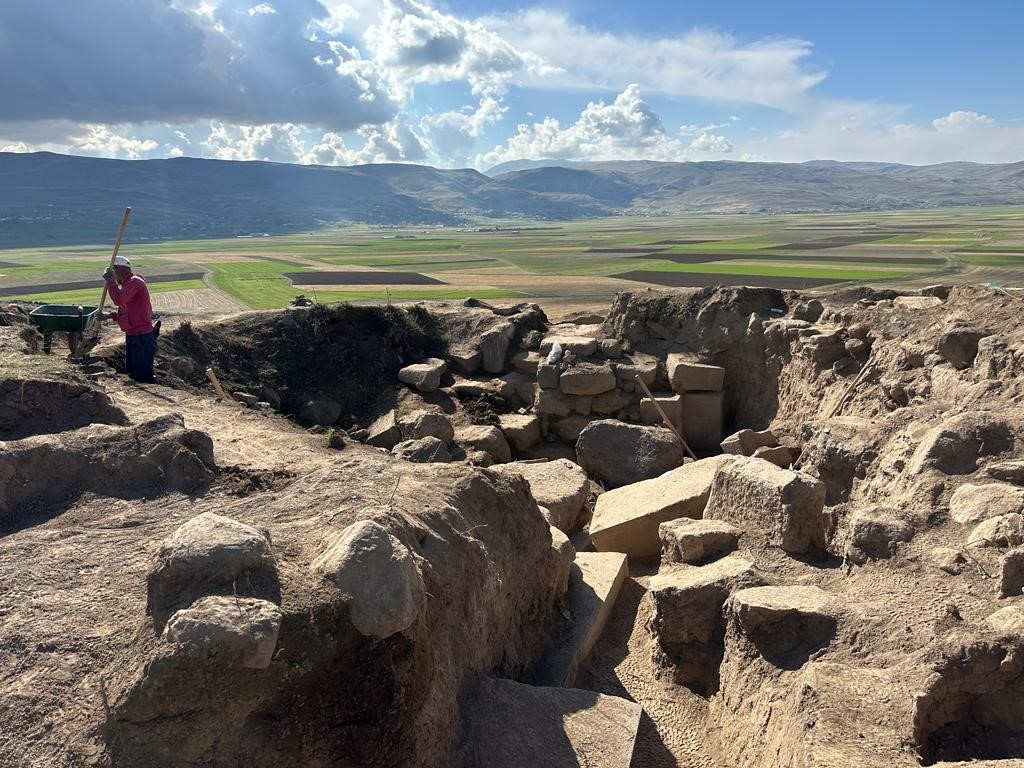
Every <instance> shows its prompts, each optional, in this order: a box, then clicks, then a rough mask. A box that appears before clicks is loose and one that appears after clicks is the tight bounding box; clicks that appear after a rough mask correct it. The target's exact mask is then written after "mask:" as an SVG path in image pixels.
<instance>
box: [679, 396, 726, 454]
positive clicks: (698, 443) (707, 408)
mask: <svg viewBox="0 0 1024 768" xmlns="http://www.w3.org/2000/svg"><path fill="white" fill-rule="evenodd" d="M723 417H724V413H723V405H722V393H721V392H687V393H686V394H685V395H684V396H683V430H684V432H685V437H686V442H687V444H688V445H689V446H690V448H691V449H692V450H694V451H701V452H703V453H714V452H716V451H717V450H718V447H719V444H720V443H721V441H722V422H723Z"/></svg>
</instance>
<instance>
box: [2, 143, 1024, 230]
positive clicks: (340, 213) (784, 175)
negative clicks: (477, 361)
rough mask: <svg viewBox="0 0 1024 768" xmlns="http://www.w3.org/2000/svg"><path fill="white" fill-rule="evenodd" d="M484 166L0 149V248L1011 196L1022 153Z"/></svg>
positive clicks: (1015, 196) (905, 205) (1022, 170)
mask: <svg viewBox="0 0 1024 768" xmlns="http://www.w3.org/2000/svg"><path fill="white" fill-rule="evenodd" d="M489 174H490V175H485V174H483V173H480V172H478V171H475V170H471V169H439V168H432V167H429V166H422V165H411V164H397V163H393V164H374V165H359V166H350V167H333V166H331V167H328V166H306V165H290V164H286V163H270V162H241V161H227V160H207V159H198V158H186V157H181V158H173V159H167V160H111V159H104V158H92V157H80V156H71V155H57V154H52V153H47V152H36V153H0V247H14V246H31V245H42V244H59V243H90V242H104V241H106V240H108V239H109V238H110V233H111V231H112V230H114V229H116V222H117V219H118V217H119V215H120V212H121V210H123V208H124V207H125V206H126V205H131V206H132V207H133V209H134V210H133V214H132V236H133V239H134V240H146V239H149V240H158V239H177V238H201V237H217V236H220V237H224V236H232V235H246V234H255V233H269V234H281V233H288V232H299V231H308V230H312V229H316V228H319V227H323V226H330V225H333V224H340V223H349V222H366V223H371V224H382V225H390V224H395V225H397V224H454V223H460V222H465V221H467V220H471V219H474V218H479V217H490V218H524V219H554V220H569V219H581V218H588V217H596V216H611V215H670V214H680V213H730V214H743V213H798V212H842V211H868V210H872V211H877V210H898V209H912V208H936V207H945V206H988V205H1016V204H1024V162H1018V163H1007V164H998V165H983V164H978V163H943V164H940V165H928V166H911V165H899V164H894V163H872V162H836V161H830V160H829V161H812V162H806V163H762V162H733V161H713V162H682V163H672V162H653V161H620V162H588V163H580V162H565V161H559V160H551V161H521V162H516V163H506V164H503V165H502V166H498V167H496V168H493V169H491V170H490V171H489Z"/></svg>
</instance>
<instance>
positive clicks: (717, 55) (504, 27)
mask: <svg viewBox="0 0 1024 768" xmlns="http://www.w3.org/2000/svg"><path fill="white" fill-rule="evenodd" d="M481 21H482V23H483V24H484V25H486V27H487V28H488V29H490V30H492V31H493V32H495V33H497V34H499V35H501V37H502V38H504V39H505V40H508V41H510V42H511V43H512V44H513V45H515V46H516V47H517V48H518V49H519V50H524V51H531V52H533V53H534V54H538V55H540V56H542V57H543V58H544V60H545V61H546V62H547V63H548V65H549V66H548V67H546V68H545V69H544V70H543V71H537V72H533V73H531V74H533V75H534V77H533V78H532V79H531V82H532V84H534V85H547V86H562V87H572V88H603V89H609V90H616V91H617V90H618V89H619V88H621V87H622V83H624V82H635V83H641V84H642V85H643V87H644V89H645V90H649V91H654V92H658V93H663V94H667V95H673V96H696V97H699V98H703V99H711V100H715V101H736V102H750V103H755V104H763V105H767V106H772V107H783V108H792V107H794V106H796V105H797V104H799V102H800V101H801V100H802V97H803V96H804V94H805V93H806V92H807V91H808V90H810V89H811V88H813V87H814V86H815V85H817V84H818V83H819V82H821V81H822V80H823V79H824V78H825V73H824V72H820V71H817V70H813V69H810V68H809V67H808V66H807V65H806V61H805V60H806V59H807V57H808V56H809V55H810V53H811V44H810V43H809V42H807V41H805V40H799V39H792V38H767V39H762V40H756V41H754V42H749V43H743V42H740V41H738V40H737V39H736V38H735V37H733V36H732V35H728V34H725V33H721V32H715V31H711V30H704V29H695V30H692V31H690V32H687V33H685V34H682V35H679V36H675V37H638V36H634V35H622V34H614V33H611V32H604V31H600V30H595V29H591V28H589V27H585V26H582V25H580V24H577V23H575V22H573V21H572V20H571V19H570V18H569V17H568V16H567V15H566V14H564V13H562V12H561V11H552V10H540V9H534V10H529V11H524V12H519V13H514V14H505V15H496V16H490V17H486V18H484V19H481Z"/></svg>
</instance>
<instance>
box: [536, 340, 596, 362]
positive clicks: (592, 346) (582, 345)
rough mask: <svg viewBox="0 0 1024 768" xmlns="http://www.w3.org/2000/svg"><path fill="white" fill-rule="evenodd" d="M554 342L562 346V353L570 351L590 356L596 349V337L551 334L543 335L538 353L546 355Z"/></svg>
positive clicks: (582, 355) (580, 355)
mask: <svg viewBox="0 0 1024 768" xmlns="http://www.w3.org/2000/svg"><path fill="white" fill-rule="evenodd" d="M555 343H558V344H559V345H560V346H561V347H562V354H565V353H566V352H572V353H573V354H574V355H578V356H579V357H590V356H591V355H592V354H594V353H595V352H596V351H597V339H595V338H593V337H592V336H566V335H552V336H545V337H544V341H542V342H541V343H540V353H541V354H542V355H544V356H545V357H547V354H548V353H549V352H550V351H551V347H552V346H554V345H555Z"/></svg>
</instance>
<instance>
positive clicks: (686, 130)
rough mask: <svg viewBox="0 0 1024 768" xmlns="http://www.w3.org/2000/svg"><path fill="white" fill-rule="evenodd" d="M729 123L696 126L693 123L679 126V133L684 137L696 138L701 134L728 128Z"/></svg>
mask: <svg viewBox="0 0 1024 768" xmlns="http://www.w3.org/2000/svg"><path fill="white" fill-rule="evenodd" d="M729 127H730V124H729V123H708V124H707V125H696V124H694V123H685V124H683V125H681V126H679V132H680V133H681V134H683V135H684V136H696V135H698V134H701V133H707V132H708V131H716V130H718V129H719V128H729Z"/></svg>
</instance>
